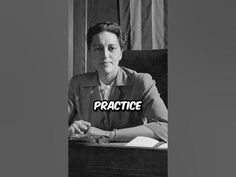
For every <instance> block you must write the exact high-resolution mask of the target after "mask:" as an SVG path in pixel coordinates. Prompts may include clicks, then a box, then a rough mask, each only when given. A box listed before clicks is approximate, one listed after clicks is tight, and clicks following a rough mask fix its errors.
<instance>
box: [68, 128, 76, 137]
mask: <svg viewBox="0 0 236 177" xmlns="http://www.w3.org/2000/svg"><path fill="white" fill-rule="evenodd" d="M68 131H69V136H71V135H73V134H74V133H75V129H74V128H73V127H70V128H69V130H68Z"/></svg>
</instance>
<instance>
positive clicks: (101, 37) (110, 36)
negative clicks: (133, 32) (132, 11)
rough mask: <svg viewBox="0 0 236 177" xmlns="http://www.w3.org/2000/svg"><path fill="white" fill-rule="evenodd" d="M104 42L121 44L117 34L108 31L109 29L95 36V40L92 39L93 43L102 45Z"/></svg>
mask: <svg viewBox="0 0 236 177" xmlns="http://www.w3.org/2000/svg"><path fill="white" fill-rule="evenodd" d="M102 44H107V45H108V44H114V45H117V44H119V41H118V38H117V36H116V34H114V33H111V32H108V31H103V32H100V33H98V34H96V35H95V36H93V40H92V45H102Z"/></svg>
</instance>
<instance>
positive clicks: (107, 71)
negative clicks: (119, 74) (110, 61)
mask: <svg viewBox="0 0 236 177" xmlns="http://www.w3.org/2000/svg"><path fill="white" fill-rule="evenodd" d="M101 71H102V72H103V73H104V74H109V73H112V72H114V71H115V68H114V67H110V66H109V67H104V68H103V69H102V70H101Z"/></svg>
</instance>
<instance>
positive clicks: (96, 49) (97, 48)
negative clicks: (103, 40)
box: [93, 47, 101, 51]
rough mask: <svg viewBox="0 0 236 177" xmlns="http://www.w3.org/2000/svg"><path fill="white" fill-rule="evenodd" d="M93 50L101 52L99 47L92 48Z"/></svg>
mask: <svg viewBox="0 0 236 177" xmlns="http://www.w3.org/2000/svg"><path fill="white" fill-rule="evenodd" d="M93 50H94V51H100V50H101V47H94V48H93Z"/></svg>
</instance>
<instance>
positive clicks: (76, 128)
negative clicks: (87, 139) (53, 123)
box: [71, 123, 82, 134]
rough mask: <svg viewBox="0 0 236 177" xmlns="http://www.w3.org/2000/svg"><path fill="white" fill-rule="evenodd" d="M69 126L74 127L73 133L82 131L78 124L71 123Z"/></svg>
mask: <svg viewBox="0 0 236 177" xmlns="http://www.w3.org/2000/svg"><path fill="white" fill-rule="evenodd" d="M71 127H73V128H74V130H75V133H79V134H81V133H82V131H81V130H80V128H79V127H78V125H76V124H75V123H73V124H72V125H71Z"/></svg>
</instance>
